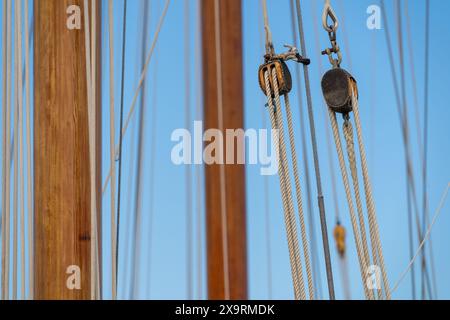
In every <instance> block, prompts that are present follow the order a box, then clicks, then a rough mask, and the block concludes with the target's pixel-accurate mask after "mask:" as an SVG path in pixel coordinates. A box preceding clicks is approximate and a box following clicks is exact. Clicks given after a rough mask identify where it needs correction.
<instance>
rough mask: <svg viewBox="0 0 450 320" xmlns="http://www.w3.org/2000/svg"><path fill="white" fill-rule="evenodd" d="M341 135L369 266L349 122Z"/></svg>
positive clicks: (351, 129) (351, 127) (363, 246)
mask: <svg viewBox="0 0 450 320" xmlns="http://www.w3.org/2000/svg"><path fill="white" fill-rule="evenodd" d="M343 133H344V137H345V141H346V144H347V155H348V161H349V167H350V175H351V177H352V182H353V190H354V192H355V200H356V209H357V212H358V218H359V230H360V232H361V242H362V248H363V253H364V258H365V259H366V263H367V264H368V265H369V264H370V257H369V246H368V244H367V235H366V224H365V222H364V211H363V205H362V201H361V194H360V192H359V180H358V169H357V166H356V156H355V145H354V139H353V126H352V124H351V122H350V121H345V122H344V125H343Z"/></svg>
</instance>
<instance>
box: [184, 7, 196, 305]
mask: <svg viewBox="0 0 450 320" xmlns="http://www.w3.org/2000/svg"><path fill="white" fill-rule="evenodd" d="M190 1H191V0H184V13H185V17H184V67H185V70H184V71H185V72H184V73H185V74H184V76H185V102H184V103H185V105H184V112H185V128H186V129H187V130H189V131H190V129H191V91H190V90H191V81H190V79H191V78H190V76H191V74H190V63H191V55H190V52H191V48H190V44H191V39H190V31H191V30H190V19H189V14H190V5H189V2H190ZM185 169H186V170H185V187H186V265H187V267H186V280H187V286H186V288H187V299H188V300H192V299H193V297H194V289H193V288H194V287H193V277H192V263H193V259H192V256H193V252H194V251H193V242H192V226H193V212H192V168H191V166H189V165H187V166H186V168H185Z"/></svg>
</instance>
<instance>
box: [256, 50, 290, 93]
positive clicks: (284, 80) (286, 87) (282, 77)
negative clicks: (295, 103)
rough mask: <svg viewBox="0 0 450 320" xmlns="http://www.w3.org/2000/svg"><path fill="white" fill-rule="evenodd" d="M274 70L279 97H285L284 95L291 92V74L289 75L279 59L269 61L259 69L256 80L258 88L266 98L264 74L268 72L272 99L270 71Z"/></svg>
mask: <svg viewBox="0 0 450 320" xmlns="http://www.w3.org/2000/svg"><path fill="white" fill-rule="evenodd" d="M274 69H275V71H276V74H277V80H278V90H279V94H280V96H281V95H285V94H286V93H289V92H290V91H291V90H292V77H291V73H290V71H289V69H288V67H287V65H286V63H285V62H284V61H283V60H281V59H274V60H271V61H269V62H267V63H265V64H263V65H261V66H260V67H259V72H258V78H259V86H260V87H261V90H262V91H263V92H264V94H265V95H266V96H267V92H266V81H265V78H264V74H265V73H266V71H268V72H269V83H270V90H271V91H272V97H273V90H274V89H273V88H274V85H273V77H272V70H274Z"/></svg>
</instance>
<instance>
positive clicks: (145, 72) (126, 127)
mask: <svg viewBox="0 0 450 320" xmlns="http://www.w3.org/2000/svg"><path fill="white" fill-rule="evenodd" d="M169 4H170V0H166V3H165V6H164V9H163V12H162V14H161V17H160V19H159V22H158V26H157V27H156V31H155V35H154V37H153V42H152V45H151V47H150V50H149V52H148V54H147V59H146V61H145V65H144V68H143V69H142V72H141V76H140V78H139V82H138V86H137V88H136V91H135V93H134V96H133V100H132V103H131V106H130V110H129V111H128V114H127V118H126V120H125V125H124V126H123V127H121V128H122V129H121V131H122V132H121V136H122V139H123V137H124V136H125V134H126V132H127V129H128V126H129V124H130V121H131V118H132V116H133V114H134V111H135V108H136V102H137V98H138V97H139V93H140V91H141V88H142V84H143V82H144V80H145V77H146V74H147V69H148V65H149V64H150V61H151V58H152V56H153V51H154V50H155V47H156V43H157V42H158V38H159V34H160V33H161V28H162V25H163V24H164V19H165V17H166V15H167V10H168V9H169ZM122 139H121V140H122ZM120 143H122V142H121V141H120V142H119V145H120ZM118 151H119V150H116V154H117V153H118ZM111 174H112V172H111V168H110V169H109V171H108V176H107V177H106V179H105V182H104V183H103V188H102V194H104V193H105V190H106V188H107V186H108V183H109V181H110V179H111Z"/></svg>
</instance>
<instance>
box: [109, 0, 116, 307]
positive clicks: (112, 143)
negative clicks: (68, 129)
mask: <svg viewBox="0 0 450 320" xmlns="http://www.w3.org/2000/svg"><path fill="white" fill-rule="evenodd" d="M108 4H109V8H108V9H109V11H108V13H109V70H110V71H109V100H110V104H109V142H110V143H109V146H110V163H111V172H112V174H111V188H110V190H111V199H110V200H111V269H112V270H111V296H112V299H113V300H116V299H117V283H116V281H117V278H116V276H117V271H116V267H117V262H116V260H117V255H116V254H117V252H116V241H117V238H116V237H117V233H116V232H117V227H116V222H115V220H116V198H115V197H116V160H115V154H114V153H115V132H116V129H115V124H114V120H115V110H114V8H113V1H112V0H109V3H108Z"/></svg>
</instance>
